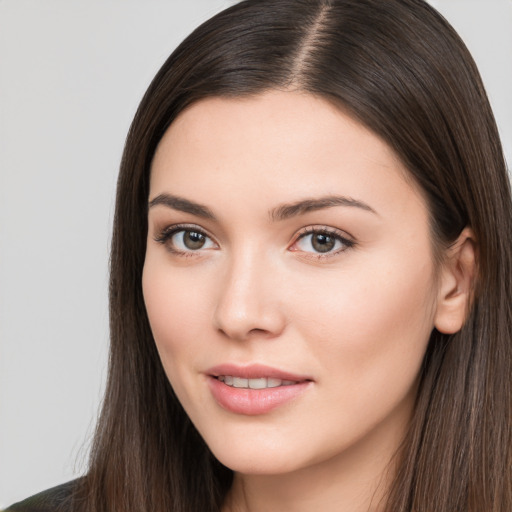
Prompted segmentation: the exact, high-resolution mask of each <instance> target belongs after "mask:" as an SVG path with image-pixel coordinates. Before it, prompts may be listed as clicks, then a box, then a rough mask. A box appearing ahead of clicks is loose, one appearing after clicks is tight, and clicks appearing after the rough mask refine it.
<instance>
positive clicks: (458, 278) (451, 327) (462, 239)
mask: <svg viewBox="0 0 512 512" xmlns="http://www.w3.org/2000/svg"><path fill="white" fill-rule="evenodd" d="M476 275H477V243H476V238H475V235H474V233H473V230H472V229H471V228H464V229H463V230H462V232H461V234H460V235H459V237H458V239H457V241H456V242H455V243H454V244H453V245H452V246H451V247H450V248H449V249H448V250H447V254H446V255H445V259H444V262H443V264H442V269H441V277H440V282H439V291H438V298H437V308H436V314H435V318H434V326H435V327H436V329H437V330H438V331H440V332H442V333H445V334H454V333H456V332H457V331H459V330H460V329H461V328H462V325H463V324H464V321H465V320H466V316H467V311H468V309H469V306H470V303H471V299H472V292H473V286H474V282H475V277H476Z"/></svg>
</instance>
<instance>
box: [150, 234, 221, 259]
mask: <svg viewBox="0 0 512 512" xmlns="http://www.w3.org/2000/svg"><path fill="white" fill-rule="evenodd" d="M155 240H156V241H157V242H159V243H161V244H163V245H165V246H167V248H168V249H169V250H170V251H171V252H174V253H177V254H181V253H191V252H197V251H200V250H203V249H215V248H216V247H217V244H216V243H215V242H214V241H213V240H212V239H211V238H210V237H209V236H208V235H206V234H204V233H203V232H201V231H199V230H197V229H183V228H181V229H179V228H172V229H170V230H168V231H167V232H164V233H163V234H162V235H160V236H159V237H157V238H156V239H155Z"/></svg>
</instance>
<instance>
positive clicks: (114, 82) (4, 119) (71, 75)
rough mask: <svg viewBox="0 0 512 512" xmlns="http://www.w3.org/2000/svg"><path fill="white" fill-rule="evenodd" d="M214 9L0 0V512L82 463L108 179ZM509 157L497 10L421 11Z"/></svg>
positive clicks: (104, 319)
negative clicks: (451, 46) (482, 104)
mask: <svg viewBox="0 0 512 512" xmlns="http://www.w3.org/2000/svg"><path fill="white" fill-rule="evenodd" d="M232 3H234V1H229V0H186V1H184V0H117V1H116V0H0V508H2V507H4V506H6V505H8V504H9V503H12V502H13V501H16V500H19V499H21V498H23V497H26V496H28V495H30V494H33V493H35V492H37V491H40V490H42V489H44V488H48V487H51V486H53V485H56V484H59V483H61V482H64V481H67V480H70V479H72V478H73V477H74V476H76V475H78V474H80V472H81V471H82V470H83V468H84V467H85V466H84V464H85V460H86V456H87V448H88V446H89V441H90V437H91V434H92V430H93V426H94V421H95V417H96V415H97V411H98V408H99V404H100V401H101V394H102V389H103V385H104V381H105V371H106V354H107V346H108V316H107V278H108V277H107V276H108V274H107V271H108V268H107V267H108V253H109V239H110V229H111V221H112V211H113V201H114V192H115V181H116V175H117V169H118V165H119V160H120V156H121V152H122V147H123V142H124V138H125V135H126V132H127V130H128V127H129V124H130V121H131V119H132V117H133V114H134V113H135V109H136V107H137V104H138V102H139V100H140V98H141V97H142V94H143V93H144V91H145V89H146V87H147V86H148V85H149V82H150V80H151V78H152V77H153V75H154V74H155V73H156V71H157V70H158V68H159V67H160V65H161V64H162V63H163V61H164V60H165V58H166V57H167V56H168V55H169V53H170V52H171V51H172V49H173V48H174V47H175V46H176V45H177V44H178V43H179V42H180V41H181V40H182V39H183V38H184V37H185V36H186V35H187V34H188V33H189V32H190V31H191V30H192V29H193V28H194V27H195V26H197V25H198V24H199V23H200V22H201V21H203V20H205V19H206V18H208V17H210V16H211V15H212V14H214V13H215V12H217V11H219V10H220V9H221V8H224V7H227V6H228V5H230V4H232ZM432 3H433V4H434V5H435V6H436V7H437V8H438V9H439V10H440V11H441V12H442V13H444V14H445V16H446V17H447V18H448V20H449V21H451V22H452V24H453V25H454V26H455V28H456V29H457V30H458V31H459V33H460V34H461V35H462V37H463V38H464V39H465V41H466V42H467V44H468V46H469V48H470V50H471V51H472V53H473V55H474V57H475V59H476V61H477V63H478V65H479V67H480V70H481V72H482V75H483V77H484V81H485V83H486V85H487V88H488V93H489V96H490V99H491V102H492V104H493V106H494V109H495V114H496V117H497V120H498V124H499V127H500V130H501V134H502V140H503V142H504V145H505V149H506V154H507V157H508V161H509V162H511V161H512V100H511V95H510V91H512V30H511V27H512V0H437V1H435V0H432Z"/></svg>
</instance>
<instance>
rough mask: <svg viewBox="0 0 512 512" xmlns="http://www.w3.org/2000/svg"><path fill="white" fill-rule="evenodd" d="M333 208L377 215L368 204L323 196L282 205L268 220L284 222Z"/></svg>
mask: <svg viewBox="0 0 512 512" xmlns="http://www.w3.org/2000/svg"><path fill="white" fill-rule="evenodd" d="M334 206H349V207H353V208H360V209H362V210H364V211H367V212H370V213H374V214H375V215H378V213H377V212H376V211H375V210H374V209H373V208H372V207H371V206H370V205H368V204H366V203H363V202H362V201H359V200H357V199H352V198H351V197H345V196H325V197H319V198H312V199H303V200H301V201H297V202H295V203H290V204H283V205H281V206H279V207H277V208H274V209H273V210H272V211H271V212H270V218H271V219H272V220H273V221H280V220H285V219H288V218H290V217H294V216H296V215H303V214H305V213H308V212H312V211H315V210H323V209H324V208H332V207H334Z"/></svg>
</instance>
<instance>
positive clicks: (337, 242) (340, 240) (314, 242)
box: [292, 229, 354, 256]
mask: <svg viewBox="0 0 512 512" xmlns="http://www.w3.org/2000/svg"><path fill="white" fill-rule="evenodd" d="M353 246H354V242H352V241H351V240H349V239H347V238H344V237H343V236H341V235H340V234H339V233H338V232H337V231H326V230H322V229H319V230H311V231H308V232H307V233H305V234H303V235H302V236H301V237H300V238H299V239H298V240H297V242H295V244H294V245H293V248H292V250H294V251H297V250H298V251H301V252H305V253H310V254H313V255H317V256H322V255H326V256H329V255H335V254H337V253H338V252H342V251H344V250H346V249H349V248H350V247H353Z"/></svg>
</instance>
